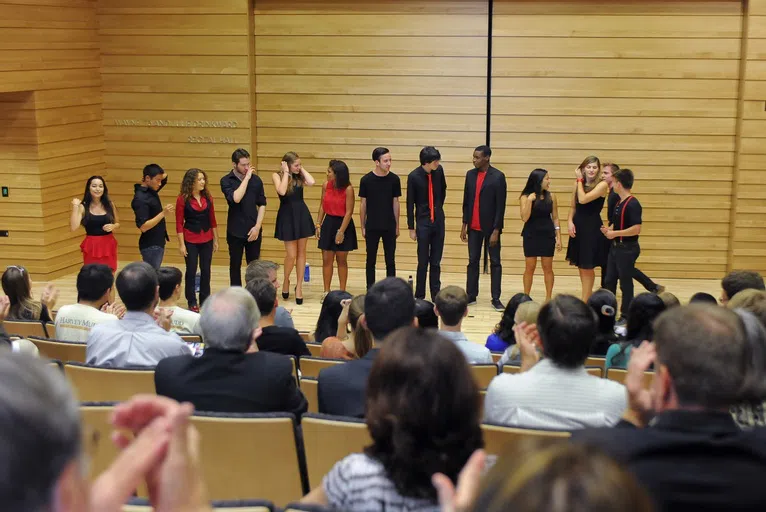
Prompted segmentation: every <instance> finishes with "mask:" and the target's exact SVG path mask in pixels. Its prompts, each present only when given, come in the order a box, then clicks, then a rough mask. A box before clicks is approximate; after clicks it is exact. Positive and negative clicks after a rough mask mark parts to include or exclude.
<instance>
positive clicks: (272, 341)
mask: <svg viewBox="0 0 766 512" xmlns="http://www.w3.org/2000/svg"><path fill="white" fill-rule="evenodd" d="M246 288H247V291H248V292H250V294H251V295H252V296H253V298H254V299H255V303H256V304H257V306H258V311H259V312H260V315H259V316H260V321H259V322H258V324H259V326H260V327H261V329H262V331H263V332H262V333H261V335H260V336H258V341H257V342H256V343H257V345H258V349H259V350H263V351H266V352H274V353H277V354H284V355H288V356H295V357H296V358H297V357H301V356H310V355H311V352H310V351H309V348H308V347H307V346H306V342H305V341H303V338H301V335H300V333H299V332H298V331H296V330H295V329H293V328H291V327H280V326H278V325H275V321H274V317H275V315H276V313H277V289H276V288H275V287H274V285H273V284H271V282H270V281H267V280H266V279H251V280H250V281H247V285H246Z"/></svg>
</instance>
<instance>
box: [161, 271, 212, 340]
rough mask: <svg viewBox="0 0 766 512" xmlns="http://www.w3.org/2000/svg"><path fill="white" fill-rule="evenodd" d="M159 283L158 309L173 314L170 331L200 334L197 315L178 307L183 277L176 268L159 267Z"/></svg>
mask: <svg viewBox="0 0 766 512" xmlns="http://www.w3.org/2000/svg"><path fill="white" fill-rule="evenodd" d="M157 278H158V280H159V283H160V307H161V308H165V309H167V310H169V311H172V312H173V316H172V317H170V330H171V331H173V332H178V333H182V334H199V335H201V334H202V331H201V330H200V328H199V313H197V312H196V311H191V310H188V309H184V308H182V307H180V306H179V305H178V299H180V298H181V283H183V280H184V275H183V273H182V272H181V271H180V270H179V269H177V268H176V267H160V268H159V269H158V270H157Z"/></svg>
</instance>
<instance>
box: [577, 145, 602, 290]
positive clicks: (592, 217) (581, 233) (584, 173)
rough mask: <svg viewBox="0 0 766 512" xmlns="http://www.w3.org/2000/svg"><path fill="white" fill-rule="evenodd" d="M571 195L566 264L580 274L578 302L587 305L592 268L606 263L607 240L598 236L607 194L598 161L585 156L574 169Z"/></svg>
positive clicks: (593, 270)
mask: <svg viewBox="0 0 766 512" xmlns="http://www.w3.org/2000/svg"><path fill="white" fill-rule="evenodd" d="M575 177H576V178H577V181H575V186H574V193H573V194H572V203H571V207H570V208H569V216H568V217H567V225H568V231H569V243H568V246H567V261H569V263H570V264H571V265H574V266H575V267H577V268H578V270H579V271H580V282H581V283H582V301H583V302H588V299H589V298H590V296H591V294H592V293H593V283H594V282H595V281H596V267H602V266H603V265H604V264H606V258H607V255H608V245H607V240H606V238H605V237H604V235H603V234H602V233H601V226H602V225H603V222H602V221H601V209H602V208H603V207H604V201H605V200H606V196H607V194H608V193H609V185H608V184H607V183H606V182H605V181H604V180H603V178H602V173H601V161H600V160H599V159H598V158H597V157H595V156H589V157H587V158H586V159H585V160H583V161H582V163H581V164H580V165H579V166H578V167H577V169H576V170H575Z"/></svg>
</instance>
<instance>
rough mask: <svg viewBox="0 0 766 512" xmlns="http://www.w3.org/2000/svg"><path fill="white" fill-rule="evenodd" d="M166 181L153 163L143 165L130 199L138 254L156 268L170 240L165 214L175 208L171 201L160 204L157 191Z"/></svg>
mask: <svg viewBox="0 0 766 512" xmlns="http://www.w3.org/2000/svg"><path fill="white" fill-rule="evenodd" d="M167 184H168V175H167V173H165V171H164V170H163V169H162V167H160V166H159V165H157V164H149V165H147V166H146V167H144V175H143V178H142V181H141V183H139V184H137V185H135V187H134V190H135V194H134V196H133V201H132V202H131V203H130V206H131V208H133V213H135V215H136V226H137V227H138V229H140V230H141V237H140V238H139V239H138V248H139V250H140V251H141V258H142V259H143V260H144V261H145V262H146V263H148V264H149V265H151V266H152V267H154V269H155V270H156V269H158V268H160V267H161V266H162V258H163V256H165V242H167V241H168V240H170V238H169V237H168V230H167V228H166V226H165V216H166V215H167V214H168V213H170V212H172V211H173V210H174V209H175V204H173V203H168V204H166V205H165V207H164V208H163V207H162V203H161V202H160V196H159V191H160V190H162V189H163V187H164V186H165V185H167Z"/></svg>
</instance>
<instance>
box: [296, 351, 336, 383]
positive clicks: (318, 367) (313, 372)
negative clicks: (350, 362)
mask: <svg viewBox="0 0 766 512" xmlns="http://www.w3.org/2000/svg"><path fill="white" fill-rule="evenodd" d="M345 362H346V361H345V360H343V359H324V358H321V357H307V356H306V357H301V376H303V377H313V378H315V379H316V378H317V377H319V372H320V371H322V370H323V369H325V368H328V367H330V366H334V365H336V364H343V363H345Z"/></svg>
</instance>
